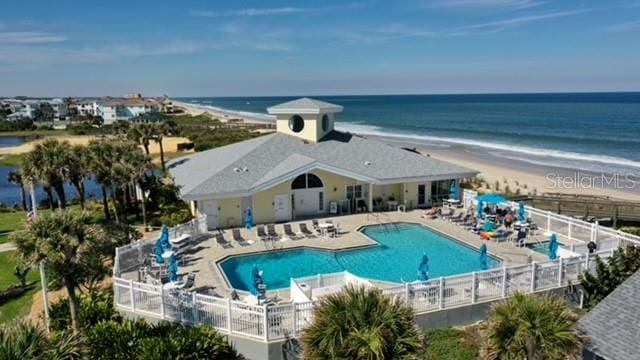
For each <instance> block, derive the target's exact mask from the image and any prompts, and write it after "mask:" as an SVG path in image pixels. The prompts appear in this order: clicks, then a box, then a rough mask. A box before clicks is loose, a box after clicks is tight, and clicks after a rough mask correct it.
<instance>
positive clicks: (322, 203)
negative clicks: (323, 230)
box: [318, 191, 324, 211]
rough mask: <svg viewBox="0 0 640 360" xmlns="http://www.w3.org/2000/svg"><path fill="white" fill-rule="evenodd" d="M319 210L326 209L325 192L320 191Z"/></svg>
mask: <svg viewBox="0 0 640 360" xmlns="http://www.w3.org/2000/svg"><path fill="white" fill-rule="evenodd" d="M318 210H320V211H322V210H324V192H323V191H320V192H319V193H318Z"/></svg>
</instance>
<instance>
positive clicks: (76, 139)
mask: <svg viewBox="0 0 640 360" xmlns="http://www.w3.org/2000/svg"><path fill="white" fill-rule="evenodd" d="M49 138H55V139H57V140H59V141H67V142H68V143H70V144H71V145H87V144H88V143H89V141H91V140H95V139H96V137H95V136H93V135H78V136H71V135H69V136H47V137H44V138H42V139H38V140H34V141H29V142H26V143H24V144H20V145H18V146H9V147H3V148H0V156H2V155H11V154H24V153H28V152H29V151H31V150H33V147H34V146H35V145H36V144H39V143H42V142H44V141H45V140H46V139H49ZM188 142H191V141H190V140H189V139H187V138H185V137H164V138H163V139H162V145H163V147H164V151H165V153H172V152H177V151H178V144H182V143H188ZM149 153H151V155H159V154H160V146H159V145H158V144H157V143H155V142H152V143H151V144H149Z"/></svg>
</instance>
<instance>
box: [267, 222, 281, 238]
mask: <svg viewBox="0 0 640 360" xmlns="http://www.w3.org/2000/svg"><path fill="white" fill-rule="evenodd" d="M267 234H269V237H271V238H275V239H279V238H280V234H278V232H277V231H276V226H275V225H274V224H269V225H267Z"/></svg>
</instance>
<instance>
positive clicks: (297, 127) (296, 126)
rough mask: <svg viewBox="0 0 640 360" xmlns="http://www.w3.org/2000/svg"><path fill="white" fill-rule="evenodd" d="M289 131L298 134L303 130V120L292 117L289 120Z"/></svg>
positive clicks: (297, 116) (298, 116)
mask: <svg viewBox="0 0 640 360" xmlns="http://www.w3.org/2000/svg"><path fill="white" fill-rule="evenodd" d="M289 129H291V131H293V132H295V133H299V132H300V131H302V129H304V119H303V118H302V117H301V116H300V115H293V116H292V117H291V118H289Z"/></svg>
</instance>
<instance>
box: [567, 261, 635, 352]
mask: <svg viewBox="0 0 640 360" xmlns="http://www.w3.org/2000/svg"><path fill="white" fill-rule="evenodd" d="M578 328H579V329H580V330H581V331H583V332H584V333H585V335H586V336H588V338H589V342H588V343H587V345H585V347H584V349H583V353H582V358H583V359H585V360H596V359H598V360H599V359H604V360H630V359H640V271H638V272H636V273H635V274H634V275H632V276H631V277H630V278H628V279H627V280H626V281H625V282H623V283H622V284H621V285H620V286H618V288H616V289H615V290H614V291H613V292H612V293H611V294H609V296H607V297H606V298H605V299H604V300H602V301H601V302H600V303H599V304H598V305H597V306H596V307H595V308H593V309H592V310H591V311H589V313H588V314H587V315H585V316H584V317H583V318H582V319H581V320H580V322H579V323H578Z"/></svg>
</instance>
